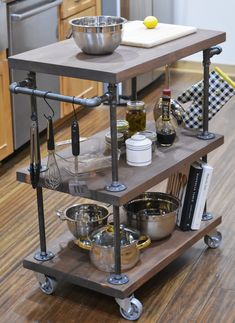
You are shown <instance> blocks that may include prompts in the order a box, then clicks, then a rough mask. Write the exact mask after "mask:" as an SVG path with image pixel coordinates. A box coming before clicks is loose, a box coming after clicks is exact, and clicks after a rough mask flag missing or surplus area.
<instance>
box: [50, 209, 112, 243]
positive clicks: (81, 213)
mask: <svg viewBox="0 0 235 323" xmlns="http://www.w3.org/2000/svg"><path fill="white" fill-rule="evenodd" d="M56 214H57V216H58V217H59V218H60V219H61V220H62V221H64V220H66V222H67V226H68V229H69V230H70V232H71V233H72V234H73V235H74V237H75V238H77V239H78V238H80V237H83V238H85V237H87V236H88V234H90V233H91V232H92V231H93V230H95V229H98V228H100V227H102V226H104V225H106V224H107V221H108V217H109V215H110V212H109V210H108V209H107V208H106V207H105V206H102V205H98V204H89V203H87V204H75V205H72V206H69V207H67V208H66V209H65V210H64V211H61V210H57V211H56Z"/></svg>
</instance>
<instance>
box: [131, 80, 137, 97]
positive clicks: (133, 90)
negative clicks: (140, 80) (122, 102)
mask: <svg viewBox="0 0 235 323" xmlns="http://www.w3.org/2000/svg"><path fill="white" fill-rule="evenodd" d="M131 100H132V101H137V78H136V77H133V78H132V79H131Z"/></svg>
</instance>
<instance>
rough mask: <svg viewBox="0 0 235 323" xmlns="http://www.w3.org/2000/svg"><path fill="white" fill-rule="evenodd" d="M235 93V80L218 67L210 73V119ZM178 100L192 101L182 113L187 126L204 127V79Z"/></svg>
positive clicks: (183, 101) (181, 101)
mask: <svg viewBox="0 0 235 323" xmlns="http://www.w3.org/2000/svg"><path fill="white" fill-rule="evenodd" d="M234 94H235V82H233V81H232V80H231V79H230V78H229V77H228V76H227V75H226V74H225V73H224V72H222V71H221V70H220V69H219V68H218V67H216V68H215V70H213V71H211V72H210V75H209V107H208V112H209V120H210V119H211V118H212V117H213V116H214V115H216V113H218V112H219V111H220V109H221V108H222V107H223V106H224V105H225V104H226V103H227V102H228V100H230V98H231V97H232V96H233V95H234ZM177 100H178V101H179V102H180V103H186V102H192V104H191V105H190V107H189V108H188V109H187V110H185V111H184V112H183V113H182V119H183V122H184V124H185V126H186V127H187V128H194V129H198V128H202V119H203V117H202V115H203V114H202V111H203V81H200V82H198V83H196V84H194V85H192V86H191V87H190V88H188V89H187V90H186V91H184V92H183V93H182V94H181V95H179V96H178V98H177Z"/></svg>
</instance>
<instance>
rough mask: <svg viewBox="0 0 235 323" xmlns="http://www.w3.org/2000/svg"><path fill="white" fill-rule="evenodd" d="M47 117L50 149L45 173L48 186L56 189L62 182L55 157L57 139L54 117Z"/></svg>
mask: <svg viewBox="0 0 235 323" xmlns="http://www.w3.org/2000/svg"><path fill="white" fill-rule="evenodd" d="M46 118H47V150H48V160H47V171H46V173H45V177H44V180H45V185H46V187H48V188H51V189H54V190H55V189H56V188H58V187H59V186H60V184H61V175H60V170H59V167H58V164H57V161H56V158H55V141H54V130H53V123H52V117H51V116H49V117H46Z"/></svg>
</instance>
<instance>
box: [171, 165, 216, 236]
mask: <svg viewBox="0 0 235 323" xmlns="http://www.w3.org/2000/svg"><path fill="white" fill-rule="evenodd" d="M212 172H213V167H211V166H210V165H208V164H207V163H205V162H203V161H200V162H195V163H193V164H192V165H191V166H190V170H189V175H188V182H187V185H186V186H185V188H184V192H183V194H182V198H181V207H180V209H179V212H178V218H177V225H178V226H179V227H180V228H181V229H182V230H183V231H188V230H199V229H200V225H201V220H202V215H203V211H204V208H205V203H206V199H207V195H208V190H209V186H210V182H211V177H212Z"/></svg>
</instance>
